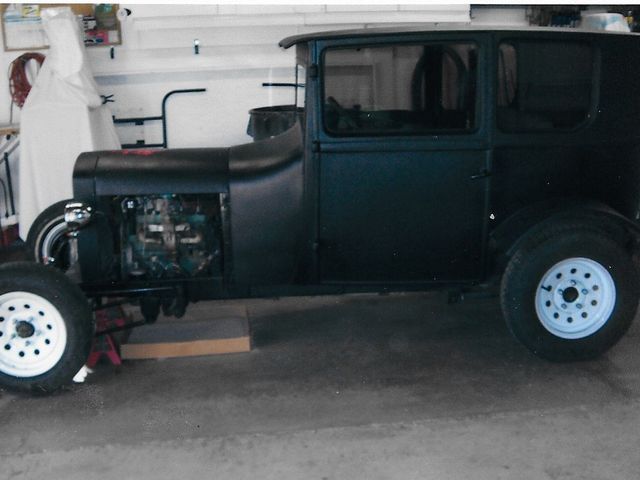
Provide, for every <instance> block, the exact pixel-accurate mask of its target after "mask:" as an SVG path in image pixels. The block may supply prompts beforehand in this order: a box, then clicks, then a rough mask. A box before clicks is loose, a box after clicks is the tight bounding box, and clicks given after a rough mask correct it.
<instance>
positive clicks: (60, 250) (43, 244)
mask: <svg viewBox="0 0 640 480" xmlns="http://www.w3.org/2000/svg"><path fill="white" fill-rule="evenodd" d="M69 202H71V200H62V201H60V202H57V203H54V204H53V205H51V206H50V207H48V208H46V209H45V210H43V211H42V212H41V213H40V215H38V216H37V217H36V219H35V221H34V222H33V224H32V225H31V228H30V229H29V233H28V235H27V242H26V244H27V255H28V256H29V258H30V259H31V260H34V261H36V262H38V263H42V264H44V265H50V266H54V267H56V268H58V269H60V270H62V271H67V270H68V269H69V266H70V261H71V259H70V249H69V238H68V236H67V233H68V232H69V229H68V227H67V224H66V223H65V221H64V208H65V206H66V205H67V203H69Z"/></svg>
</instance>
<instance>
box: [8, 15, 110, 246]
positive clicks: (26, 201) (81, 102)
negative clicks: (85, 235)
mask: <svg viewBox="0 0 640 480" xmlns="http://www.w3.org/2000/svg"><path fill="white" fill-rule="evenodd" d="M42 21H43V26H44V30H45V32H46V34H47V36H48V38H49V45H50V48H49V51H48V53H47V58H46V60H45V62H44V64H43V65H42V68H41V70H40V73H39V74H38V77H37V79H36V81H35V84H34V85H33V87H32V89H31V92H30V93H29V96H28V97H27V101H26V102H25V105H24V108H23V109H22V115H21V122H20V132H21V133H20V183H19V195H20V201H19V216H20V236H21V237H22V238H23V239H26V237H27V233H28V232H29V227H30V226H31V224H32V223H33V221H34V220H35V218H36V217H37V216H38V214H39V213H40V212H42V211H43V210H44V209H45V208H47V207H48V206H50V205H52V204H54V203H56V202H58V201H60V200H65V199H69V198H72V197H73V189H72V182H71V179H72V174H73V166H74V164H75V161H76V158H77V157H78V155H79V154H80V153H82V152H86V151H92V150H114V149H119V148H120V141H119V140H118V136H117V134H116V130H115V127H114V125H113V121H112V118H111V111H110V110H109V108H108V107H107V106H106V105H102V99H101V97H100V95H99V93H98V87H97V85H96V83H95V81H94V79H93V75H92V74H91V70H90V68H89V65H88V62H87V57H86V55H85V51H84V43H83V39H82V33H81V31H80V27H79V24H78V21H77V19H76V17H75V15H74V14H73V12H72V11H71V9H70V8H68V7H61V8H49V9H44V10H43V11H42Z"/></svg>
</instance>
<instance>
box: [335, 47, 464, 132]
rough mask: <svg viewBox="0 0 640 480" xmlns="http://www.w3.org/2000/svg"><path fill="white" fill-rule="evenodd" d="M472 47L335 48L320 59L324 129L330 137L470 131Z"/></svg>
mask: <svg viewBox="0 0 640 480" xmlns="http://www.w3.org/2000/svg"><path fill="white" fill-rule="evenodd" d="M476 67H477V47H476V45H475V44H473V43H453V42H452V43H442V44H429V45H384V46H373V47H354V48H335V49H329V50H327V51H326V52H325V54H324V62H323V72H324V77H323V79H324V110H323V115H324V125H325V129H326V130H327V131H328V132H329V133H332V134H335V135H348V136H357V135H410V134H420V133H425V132H443V131H453V132H456V131H458V132H460V131H461V132H464V131H467V130H471V129H473V128H474V127H475V125H474V124H475V105H476V71H477V68H476Z"/></svg>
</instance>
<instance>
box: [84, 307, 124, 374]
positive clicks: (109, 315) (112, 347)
mask: <svg viewBox="0 0 640 480" xmlns="http://www.w3.org/2000/svg"><path fill="white" fill-rule="evenodd" d="M126 323H127V319H126V317H125V315H124V312H123V311H122V308H120V307H114V308H109V309H104V310H98V311H96V337H95V338H94V339H93V345H92V346H91V353H90V354H89V358H88V359H87V367H89V368H93V367H94V366H95V365H96V364H97V363H98V360H100V358H101V357H102V356H103V355H104V356H106V357H107V358H108V359H109V361H110V362H111V364H112V365H122V359H121V358H120V354H119V353H118V346H117V345H116V342H115V341H114V339H113V337H112V336H111V334H109V333H104V334H101V333H100V332H104V331H106V330H110V329H112V328H113V327H124V326H125V325H126Z"/></svg>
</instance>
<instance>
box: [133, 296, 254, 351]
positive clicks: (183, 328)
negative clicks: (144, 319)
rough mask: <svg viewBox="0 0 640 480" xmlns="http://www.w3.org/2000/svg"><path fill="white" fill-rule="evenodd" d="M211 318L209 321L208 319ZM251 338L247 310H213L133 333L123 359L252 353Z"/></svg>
mask: <svg viewBox="0 0 640 480" xmlns="http://www.w3.org/2000/svg"><path fill="white" fill-rule="evenodd" d="M207 317H208V318H207ZM250 350H251V337H250V335H249V319H248V316H247V311H246V308H245V307H224V306H223V307H219V306H218V307H214V308H212V309H211V311H210V312H202V311H199V312H198V314H197V315H195V316H190V315H189V312H188V311H187V315H186V316H185V318H183V319H163V320H162V321H158V322H157V323H155V324H152V325H145V326H143V327H139V328H137V329H134V330H133V332H132V333H131V335H130V336H129V339H128V341H127V343H126V344H123V345H122V346H121V347H120V354H121V357H122V358H123V359H127V360H140V359H148V358H171V357H193V356H197V355H219V354H224V353H240V352H249V351H250Z"/></svg>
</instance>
